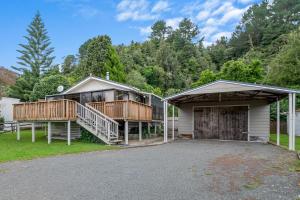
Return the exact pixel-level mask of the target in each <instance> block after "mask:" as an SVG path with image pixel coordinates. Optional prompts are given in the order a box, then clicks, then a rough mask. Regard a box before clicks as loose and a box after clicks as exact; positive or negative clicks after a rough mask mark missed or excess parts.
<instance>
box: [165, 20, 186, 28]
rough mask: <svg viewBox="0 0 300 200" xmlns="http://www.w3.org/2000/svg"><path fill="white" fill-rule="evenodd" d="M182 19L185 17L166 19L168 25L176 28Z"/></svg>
mask: <svg viewBox="0 0 300 200" xmlns="http://www.w3.org/2000/svg"><path fill="white" fill-rule="evenodd" d="M182 19H183V18H182V17H175V18H170V19H166V25H167V26H171V27H172V28H173V29H176V28H178V25H179V23H180V22H181V21H182Z"/></svg>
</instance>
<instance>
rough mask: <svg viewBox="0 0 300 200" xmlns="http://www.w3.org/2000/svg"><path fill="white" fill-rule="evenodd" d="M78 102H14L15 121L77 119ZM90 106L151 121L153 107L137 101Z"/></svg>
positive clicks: (125, 117) (126, 117)
mask: <svg viewBox="0 0 300 200" xmlns="http://www.w3.org/2000/svg"><path fill="white" fill-rule="evenodd" d="M76 104H77V102H75V101H71V100H67V99H62V100H51V101H38V102H28V103H18V104H14V109H13V118H14V120H15V121H48V120H52V121H55V120H57V121H62V120H76V114H77V113H76V112H77V110H76V109H77V107H76ZM89 105H90V106H92V107H93V108H95V109H97V110H99V111H100V112H102V113H104V114H105V115H107V116H109V117H110V118H112V119H115V120H133V121H151V120H152V107H151V106H148V105H146V104H143V103H139V102H136V101H130V100H129V101H126V100H119V101H111V102H91V103H89Z"/></svg>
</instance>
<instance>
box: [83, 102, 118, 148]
mask: <svg viewBox="0 0 300 200" xmlns="http://www.w3.org/2000/svg"><path fill="white" fill-rule="evenodd" d="M77 116H78V117H79V118H80V119H82V120H84V121H85V122H87V123H88V124H89V125H90V126H92V127H93V128H94V129H95V130H96V134H98V130H101V129H99V128H101V125H100V124H102V126H103V127H105V131H100V134H101V135H103V136H105V137H106V139H107V140H108V142H110V140H111V137H114V138H118V137H119V123H118V122H116V121H115V120H113V119H111V118H109V117H108V116H106V115H104V114H103V113H101V112H100V111H98V110H97V109H94V108H93V107H91V106H89V105H85V106H84V105H82V104H80V103H77ZM99 125H100V127H99Z"/></svg>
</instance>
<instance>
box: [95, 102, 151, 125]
mask: <svg viewBox="0 0 300 200" xmlns="http://www.w3.org/2000/svg"><path fill="white" fill-rule="evenodd" d="M89 105H90V106H92V107H93V108H95V109H97V110H99V111H100V112H102V113H104V114H105V115H107V116H109V117H111V118H113V119H115V120H131V121H151V120H152V107H151V106H148V105H146V104H143V103H139V102H136V101H131V100H129V101H126V100H119V101H111V102H92V103H89Z"/></svg>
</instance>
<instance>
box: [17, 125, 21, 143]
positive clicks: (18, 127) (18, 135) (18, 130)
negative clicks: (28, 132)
mask: <svg viewBox="0 0 300 200" xmlns="http://www.w3.org/2000/svg"><path fill="white" fill-rule="evenodd" d="M20 139H21V133H20V123H19V122H18V123H17V140H18V141H19V140H20Z"/></svg>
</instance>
